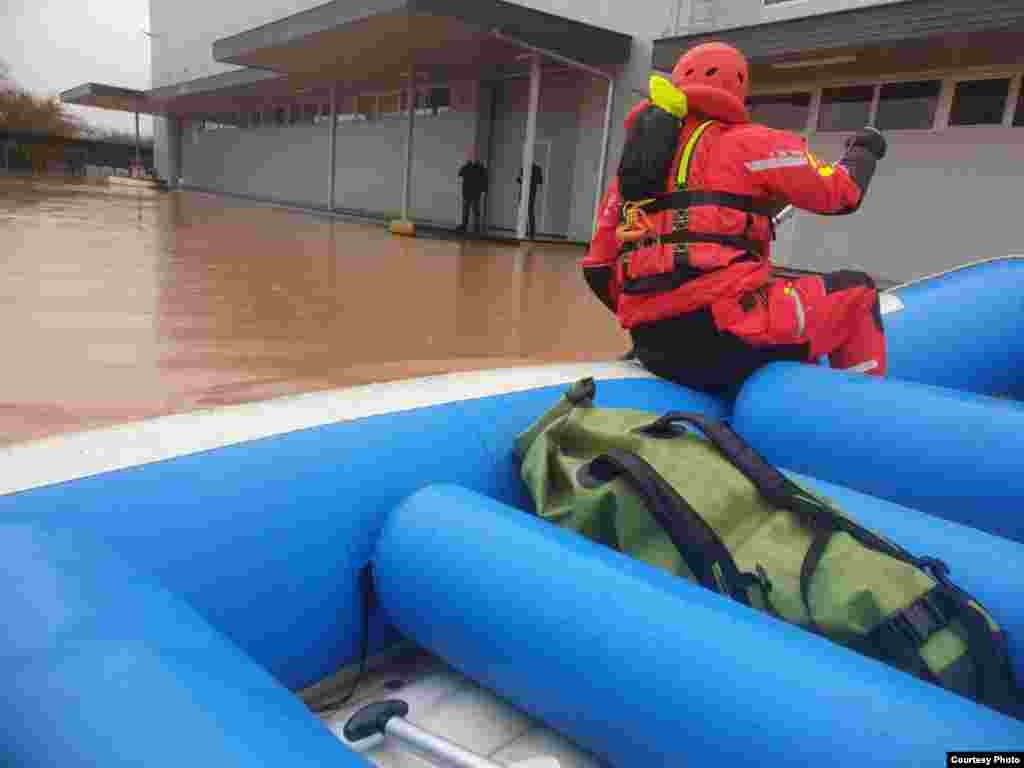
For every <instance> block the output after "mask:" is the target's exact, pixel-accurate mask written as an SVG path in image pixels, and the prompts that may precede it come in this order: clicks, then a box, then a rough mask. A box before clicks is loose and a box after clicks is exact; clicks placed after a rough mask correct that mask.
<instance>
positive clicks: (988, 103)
mask: <svg viewBox="0 0 1024 768" xmlns="http://www.w3.org/2000/svg"><path fill="white" fill-rule="evenodd" d="M1009 93H1010V78H1008V77H1007V78H1002V79H998V80H965V81H963V82H960V83H957V84H956V91H954V92H953V108H952V109H951V110H950V112H949V124H950V125H1001V124H1002V122H1003V114H1004V113H1005V112H1006V99H1007V97H1008V95H1009Z"/></svg>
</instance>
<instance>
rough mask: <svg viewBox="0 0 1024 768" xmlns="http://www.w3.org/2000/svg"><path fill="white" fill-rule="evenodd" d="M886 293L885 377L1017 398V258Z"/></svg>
mask: <svg viewBox="0 0 1024 768" xmlns="http://www.w3.org/2000/svg"><path fill="white" fill-rule="evenodd" d="M886 293H888V294H890V295H892V296H895V297H896V298H898V299H899V300H900V302H901V303H902V305H903V307H902V308H900V309H896V310H894V311H890V312H886V313H885V314H884V315H883V324H884V326H885V331H886V342H887V345H888V369H889V370H888V374H889V376H890V377H892V378H897V379H904V380H906V381H913V382H918V383H922V384H933V385H936V386H942V387H950V388H953V389H960V390H964V391H968V392H975V393H978V394H983V395H992V396H999V397H1007V396H1008V397H1012V398H1016V399H1018V400H1020V399H1024V257H1020V256H1008V257H1004V258H999V259H991V260H988V261H983V262H978V263H974V264H969V265H965V266H963V267H959V268H957V269H954V270H950V271H949V272H945V273H943V274H940V275H934V276H929V277H926V278H923V279H921V280H918V281H914V282H912V283H909V284H906V285H904V286H897V287H896V288H893V289H891V290H889V291H887V292H886Z"/></svg>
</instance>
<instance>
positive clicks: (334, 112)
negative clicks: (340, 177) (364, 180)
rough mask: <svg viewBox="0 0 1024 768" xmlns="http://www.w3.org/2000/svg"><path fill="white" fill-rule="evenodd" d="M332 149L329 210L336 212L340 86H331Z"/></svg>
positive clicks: (330, 156)
mask: <svg viewBox="0 0 1024 768" xmlns="http://www.w3.org/2000/svg"><path fill="white" fill-rule="evenodd" d="M330 136H331V148H330V152H329V153H328V154H329V160H328V165H327V168H328V170H327V174H328V176H327V210H329V211H333V210H334V176H335V172H336V171H335V167H336V165H337V151H338V84H337V83H334V84H332V85H331V131H330Z"/></svg>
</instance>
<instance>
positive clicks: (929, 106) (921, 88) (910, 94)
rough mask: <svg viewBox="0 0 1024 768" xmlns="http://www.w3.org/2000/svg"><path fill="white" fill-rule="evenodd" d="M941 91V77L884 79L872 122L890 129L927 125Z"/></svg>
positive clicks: (897, 129)
mask: <svg viewBox="0 0 1024 768" xmlns="http://www.w3.org/2000/svg"><path fill="white" fill-rule="evenodd" d="M941 91H942V81H941V80H923V81H919V82H913V83H886V84H885V85H883V86H882V90H881V92H880V93H879V94H878V115H877V116H876V117H875V125H876V126H877V127H878V128H879V129H881V130H891V131H899V130H913V129H928V128H931V127H932V125H933V124H934V123H935V112H936V110H937V109H938V106H939V93H940V92H941Z"/></svg>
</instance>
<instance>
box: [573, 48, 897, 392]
mask: <svg viewBox="0 0 1024 768" xmlns="http://www.w3.org/2000/svg"><path fill="white" fill-rule="evenodd" d="M656 80H658V78H652V94H653V93H654V90H655V81H656ZM658 85H660V86H663V89H667V90H668V91H670V92H673V93H674V95H675V97H677V99H678V103H677V104H676V105H675V108H674V109H673V111H667V109H672V107H669V108H662V107H661V106H659V105H658V104H657V103H652V101H651V100H648V101H644V102H642V103H641V104H639V105H637V107H635V108H634V109H633V110H632V111H631V112H630V114H629V116H628V118H627V119H626V132H627V140H626V145H625V148H624V149H623V153H622V160H621V162H620V165H619V172H618V175H617V177H616V178H615V179H614V180H613V181H612V183H611V184H610V186H609V188H608V190H607V192H606V193H605V196H604V198H603V200H602V206H601V209H600V211H599V215H598V221H597V226H596V229H595V232H594V237H593V239H592V241H591V244H590V249H589V252H588V254H587V256H586V258H585V259H584V260H583V263H582V266H583V271H584V275H585V277H586V279H587V282H588V284H589V285H590V287H591V289H592V290H593V291H594V292H595V294H597V296H598V297H599V298H600V299H601V301H603V302H604V303H605V304H606V305H607V306H608V307H609V309H611V310H612V311H613V312H615V313H616V315H617V316H618V318H619V321H620V323H621V325H622V326H623V327H624V328H627V329H628V330H629V332H630V334H631V336H632V338H633V343H634V349H635V354H636V356H637V357H638V358H639V359H640V361H641V362H642V363H643V364H644V365H645V366H646V367H647V368H648V369H649V370H651V371H652V372H653V373H655V374H656V375H658V376H661V377H663V378H666V379H670V380H672V381H675V382H678V383H680V384H684V385H686V386H690V387H693V388H696V389H700V390H703V391H706V392H712V393H721V392H726V391H728V390H733V389H734V388H736V387H738V385H739V384H740V383H742V381H743V380H744V379H745V378H746V377H747V376H749V375H750V374H751V373H752V372H753V371H754V370H755V369H757V368H758V367H760V366H762V365H764V364H766V363H768V362H771V361H773V360H796V361H801V362H814V361H817V360H818V359H819V358H821V357H822V356H823V355H828V356H829V362H830V364H831V366H832V367H834V368H845V369H853V370H858V371H862V372H867V373H869V374H873V375H876V376H883V375H884V374H885V370H886V351H885V337H884V333H883V327H882V317H881V312H880V309H879V304H878V293H877V291H876V289H875V285H874V281H873V280H872V279H871V277H869V276H868V275H866V274H864V273H863V272H854V271H848V270H843V271H839V272H833V273H831V274H827V275H824V276H812V277H801V278H798V279H794V280H788V279H787V280H784V279H773V277H772V265H771V241H772V240H773V239H774V235H775V233H774V228H773V222H772V217H773V215H775V214H777V213H778V212H779V211H780V210H782V208H784V207H785V206H786V205H787V204H792V205H793V206H794V207H796V208H800V209H803V210H807V211H811V212H814V213H819V214H832V215H843V214H850V213H853V212H854V211H856V210H858V208H860V205H861V203H862V202H863V199H864V194H865V192H866V190H867V188H868V184H869V182H870V180H871V177H872V176H873V174H874V171H875V164H876V162H877V161H878V160H879V159H881V158H882V157H884V156H885V152H886V142H885V139H884V138H883V137H882V135H881V134H880V133H879V132H878V131H876V130H875V129H873V128H871V127H868V128H865V129H864V130H863V131H861V132H859V133H858V134H857V135H856V136H854V137H853V138H851V139H850V140H849V141H848V142H847V151H846V154H845V156H844V157H843V159H842V160H840V161H839V162H838V163H837V164H835V165H823V164H821V163H819V162H818V160H817V159H816V158H815V157H814V156H813V155H812V154H811V153H810V152H809V151H808V149H807V145H806V142H805V140H804V138H803V137H801V136H799V135H797V134H794V133H791V132H788V131H780V130H774V129H772V128H768V127H766V126H763V125H757V124H754V123H751V122H750V118H749V115H748V113H747V110H746V107H745V106H744V102H745V100H746V97H747V95H748V92H749V80H748V68H747V62H746V59H745V58H744V57H743V55H742V54H741V53H740V52H739V51H737V50H736V49H734V48H732V47H730V46H727V45H724V44H721V43H708V44H704V45H700V46H697V47H696V48H694V49H692V50H691V51H689V52H688V53H686V54H685V55H684V56H682V57H681V58H680V59H679V62H678V63H677V64H676V66H675V69H674V70H673V71H672V81H671V84H669V83H668V82H667V81H665V80H663V79H662V80H661V81H660V82H659V83H658ZM663 92H664V91H663ZM679 92H682V95H681V94H680V93H679ZM684 97H685V98H684ZM652 98H653V97H652ZM656 101H657V100H656ZM673 193H674V194H673ZM644 201H646V202H644Z"/></svg>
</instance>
